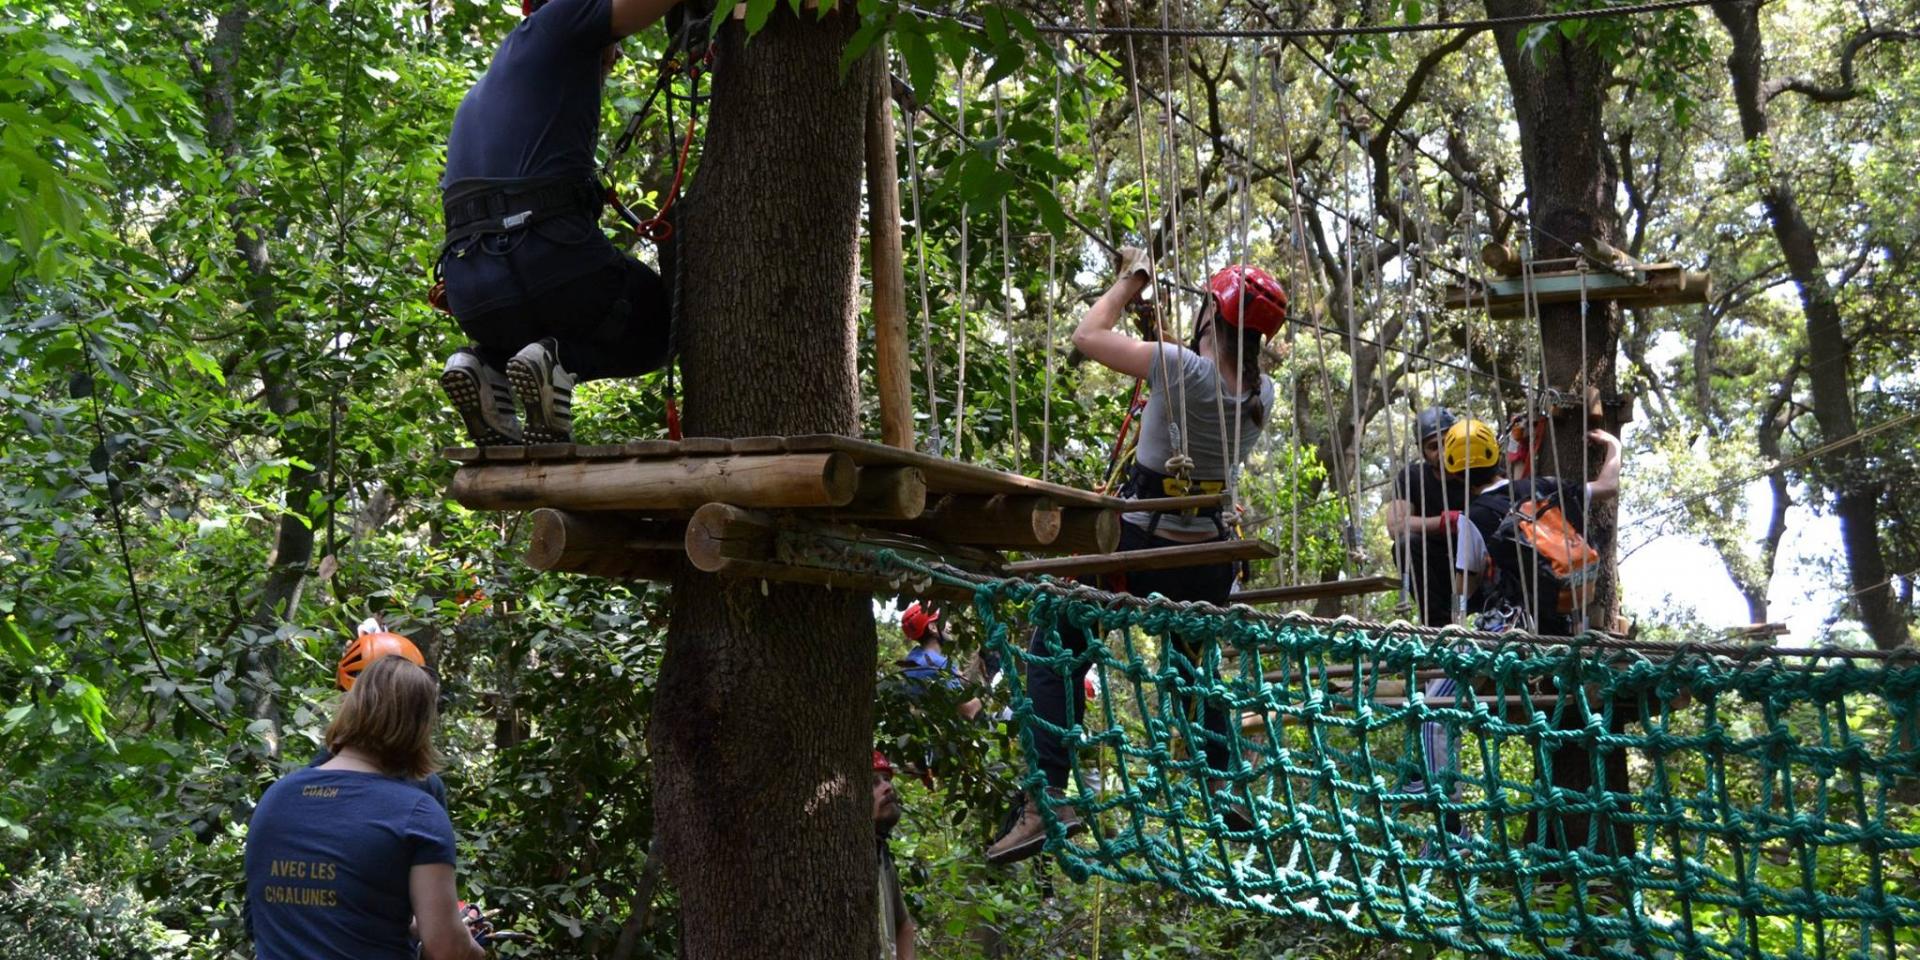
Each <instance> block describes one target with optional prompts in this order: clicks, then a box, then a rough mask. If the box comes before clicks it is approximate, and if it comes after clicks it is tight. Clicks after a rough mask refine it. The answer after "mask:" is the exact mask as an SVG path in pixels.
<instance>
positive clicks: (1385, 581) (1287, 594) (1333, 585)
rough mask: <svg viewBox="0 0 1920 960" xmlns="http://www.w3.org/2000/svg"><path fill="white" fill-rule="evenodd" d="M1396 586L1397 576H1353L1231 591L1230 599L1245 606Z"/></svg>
mask: <svg viewBox="0 0 1920 960" xmlns="http://www.w3.org/2000/svg"><path fill="white" fill-rule="evenodd" d="M1399 586H1400V580H1399V579H1398V578H1396V577H1355V578H1353V579H1350V580H1325V581H1322V582H1320V583H1301V584H1294V585H1292V586H1285V587H1265V588H1262V589H1259V590H1242V591H1240V592H1239V593H1236V594H1234V595H1233V602H1234V603H1244V604H1247V605H1248V606H1253V605H1255V604H1262V603H1297V602H1299V601H1302V600H1319V599H1321V598H1322V597H1357V596H1363V595H1365V594H1369V593H1381V592H1384V591H1387V590H1393V589H1396V588H1398V587H1399Z"/></svg>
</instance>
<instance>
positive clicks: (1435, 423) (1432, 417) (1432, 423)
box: [1413, 407, 1453, 441]
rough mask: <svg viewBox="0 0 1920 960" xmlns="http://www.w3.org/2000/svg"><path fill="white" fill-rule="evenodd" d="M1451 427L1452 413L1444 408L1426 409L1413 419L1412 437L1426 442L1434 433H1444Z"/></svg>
mask: <svg viewBox="0 0 1920 960" xmlns="http://www.w3.org/2000/svg"><path fill="white" fill-rule="evenodd" d="M1451 426H1453V411H1451V410H1448V409H1447V408H1446V407H1428V408H1426V409H1425V410H1422V411H1420V413H1419V415H1418V416H1416V417H1414V418H1413V435H1414V436H1415V437H1417V438H1419V439H1420V440H1423V441H1424V440H1426V439H1427V438H1428V437H1431V436H1433V435H1434V434H1436V433H1445V432H1446V430H1447V428H1448V427H1451Z"/></svg>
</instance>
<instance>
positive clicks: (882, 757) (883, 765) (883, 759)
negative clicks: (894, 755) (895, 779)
mask: <svg viewBox="0 0 1920 960" xmlns="http://www.w3.org/2000/svg"><path fill="white" fill-rule="evenodd" d="M873 772H874V773H884V774H886V775H887V776H889V777H891V776H893V761H891V760H888V759H887V755H886V754H884V753H881V752H880V751H878V750H875V751H874V752H873Z"/></svg>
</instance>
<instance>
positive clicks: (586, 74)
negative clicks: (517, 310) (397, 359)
mask: <svg viewBox="0 0 1920 960" xmlns="http://www.w3.org/2000/svg"><path fill="white" fill-rule="evenodd" d="M616 39H618V38H616V37H615V36H614V35H613V4H612V0H552V2H550V3H548V4H547V5H546V6H543V7H541V8H540V9H539V10H536V11H534V14H533V16H530V17H528V18H526V19H525V20H522V21H521V22H520V24H519V26H516V27H514V28H513V32H512V33H509V34H507V38H506V39H505V40H503V41H501V43H500V49H499V50H498V51H496V52H495V53H494V55H493V63H492V64H491V65H489V66H488V67H487V72H486V74H485V75H484V76H482V77H481V78H480V82H478V83H476V84H474V85H473V89H471V90H468V91H467V95H466V98H465V99H463V100H461V101H460V109H459V110H458V111H457V112H456V113H454V115H453V132H452V133H451V134H450V135H449V136H448V139H447V170H446V174H445V175H444V176H443V177H442V178H441V180H440V187H441V189H442V190H445V189H447V188H448V187H450V186H453V185H454V184H455V183H456V182H459V181H472V180H503V181H510V180H576V181H579V182H582V183H584V182H587V181H589V180H591V179H592V178H593V176H594V169H595V163H594V147H595V144H596V143H597V142H598V140H599V137H600V93H601V89H602V87H603V85H604V83H605V77H604V75H603V74H602V71H601V68H600V58H601V55H602V53H603V52H604V51H605V50H606V48H607V47H608V46H609V45H610V44H612V43H613V42H614V41H615V40H616ZM465 246H468V247H471V248H472V249H464V250H456V251H454V252H453V253H450V254H449V255H448V257H447V258H446V263H445V266H444V271H445V276H446V280H447V295H448V297H449V299H450V301H451V303H450V305H451V306H452V307H453V311H454V313H456V314H461V315H468V314H471V313H475V312H479V311H482V310H486V309H490V308H492V307H498V306H506V305H510V304H514V303H518V302H521V301H522V300H524V299H526V298H527V297H530V296H532V295H533V294H537V293H540V292H542V291H544V290H546V289H549V288H551V287H553V286H555V285H558V284H560V283H564V282H566V281H568V280H572V279H575V278H577V277H580V276H584V275H585V274H587V273H590V272H592V271H594V270H598V269H601V268H604V267H607V266H610V265H617V264H618V263H619V262H620V259H621V258H620V252H619V251H618V250H617V249H616V248H615V247H614V245H613V242H612V241H610V240H608V239H607V236H606V234H604V233H601V232H600V228H599V226H598V225H597V223H596V222H595V221H594V219H593V217H592V216H590V215H588V214H585V213H582V214H579V215H570V216H565V217H558V218H555V219H551V220H544V221H541V222H540V223H537V224H535V225H533V226H532V227H530V228H528V229H526V230H522V231H520V232H519V233H516V234H513V235H510V236H507V237H494V238H489V239H483V240H479V241H476V242H475V243H473V244H469V245H465ZM482 253H491V254H492V255H491V256H486V255H481V254H482ZM456 254H464V255H456ZM509 259H511V261H512V262H511V263H509V262H508V260H509ZM515 268H517V269H515Z"/></svg>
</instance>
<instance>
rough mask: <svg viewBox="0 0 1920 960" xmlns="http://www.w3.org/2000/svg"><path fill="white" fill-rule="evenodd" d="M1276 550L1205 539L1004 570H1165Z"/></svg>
mask: <svg viewBox="0 0 1920 960" xmlns="http://www.w3.org/2000/svg"><path fill="white" fill-rule="evenodd" d="M1279 554H1280V551H1279V549H1278V548H1276V547H1275V546H1273V545H1272V544H1270V543H1267V542H1266V541H1264V540H1212V541H1208V542H1206V543H1187V544H1181V545H1180V546H1177V547H1152V548H1149V549H1146V550H1128V551H1125V552H1123V553H1103V554H1091V555H1088V556H1084V557H1054V558H1050V559H1046V560H1022V561H1020V562H1019V563H1010V564H1007V574H1008V575H1009V576H1014V577H1033V576H1041V575H1046V576H1053V577H1060V576H1070V575H1071V576H1078V575H1086V574H1100V573H1121V572H1125V571H1132V570H1168V569H1172V568H1175V567H1197V566H1200V565H1202V564H1209V563H1231V562H1233V561H1236V560H1265V559H1268V558H1270V557H1275V556H1278V555H1279Z"/></svg>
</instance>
